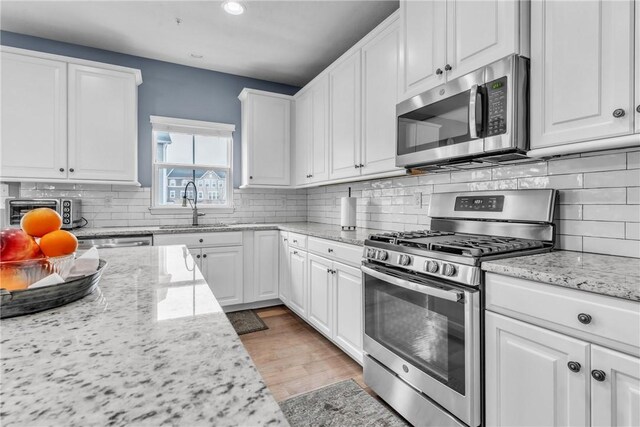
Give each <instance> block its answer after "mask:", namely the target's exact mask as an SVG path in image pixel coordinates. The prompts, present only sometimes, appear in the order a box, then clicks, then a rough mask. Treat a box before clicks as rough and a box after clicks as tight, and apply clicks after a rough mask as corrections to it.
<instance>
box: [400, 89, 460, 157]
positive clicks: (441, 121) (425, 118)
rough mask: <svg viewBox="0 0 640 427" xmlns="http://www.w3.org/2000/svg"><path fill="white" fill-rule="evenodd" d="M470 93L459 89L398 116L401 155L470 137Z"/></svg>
mask: <svg viewBox="0 0 640 427" xmlns="http://www.w3.org/2000/svg"><path fill="white" fill-rule="evenodd" d="M469 93H470V91H466V92H462V93H459V94H457V95H454V96H451V97H449V98H446V99H443V100H442V101H439V102H436V103H433V104H430V105H426V106H424V107H422V108H419V109H417V110H414V111H411V112H409V113H406V114H403V115H402V116H400V117H398V155H402V154H409V153H415V152H419V151H426V150H431V149H434V148H438V147H445V146H448V145H455V144H460V143H462V142H468V141H470V140H471V136H470V134H469Z"/></svg>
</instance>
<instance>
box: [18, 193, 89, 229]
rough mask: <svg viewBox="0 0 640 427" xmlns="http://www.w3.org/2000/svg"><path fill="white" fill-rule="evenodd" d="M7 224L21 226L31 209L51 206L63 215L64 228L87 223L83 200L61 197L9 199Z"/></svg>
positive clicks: (76, 226)
mask: <svg viewBox="0 0 640 427" xmlns="http://www.w3.org/2000/svg"><path fill="white" fill-rule="evenodd" d="M6 203H7V206H6V208H7V209H6V211H7V222H6V223H7V225H8V226H9V227H19V226H20V220H21V219H22V217H23V216H24V214H26V213H27V212H29V211H30V210H33V209H36V208H50V209H53V210H54V211H56V212H58V213H59V214H60V216H61V217H62V228H66V229H70V228H78V227H82V226H83V225H84V224H86V222H85V220H84V218H82V211H81V209H82V200H81V199H78V198H73V197H71V198H61V199H57V198H56V199H7V202H6Z"/></svg>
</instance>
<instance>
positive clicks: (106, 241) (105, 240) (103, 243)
mask: <svg viewBox="0 0 640 427" xmlns="http://www.w3.org/2000/svg"><path fill="white" fill-rule="evenodd" d="M93 246H95V247H96V248H98V249H107V248H134V247H137V246H153V236H152V235H150V234H149V235H143V236H117V237H99V238H93V237H80V238H78V249H79V250H82V251H84V250H87V249H91V247H93Z"/></svg>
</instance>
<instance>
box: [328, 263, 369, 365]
mask: <svg viewBox="0 0 640 427" xmlns="http://www.w3.org/2000/svg"><path fill="white" fill-rule="evenodd" d="M333 266H334V267H333V268H334V270H336V274H335V276H336V277H335V292H334V295H335V297H334V299H333V300H334V303H333V304H334V307H335V309H334V311H335V316H334V328H333V332H334V333H333V340H334V341H335V342H336V343H337V344H338V345H339V346H340V347H341V348H342V349H343V350H345V351H346V352H347V353H349V354H350V355H351V357H353V358H354V359H356V360H357V361H358V362H360V363H362V362H363V361H362V335H363V328H362V273H361V272H360V270H358V269H357V268H353V267H349V266H346V265H344V264H340V263H338V262H336V263H334V264H333Z"/></svg>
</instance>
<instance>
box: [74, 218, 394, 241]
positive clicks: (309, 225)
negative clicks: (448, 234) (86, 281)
mask: <svg viewBox="0 0 640 427" xmlns="http://www.w3.org/2000/svg"><path fill="white" fill-rule="evenodd" d="M247 230H283V231H292V232H295V233H300V234H306V235H308V236H313V237H319V238H322V239H329V240H334V241H337V242H343V243H349V244H352V245H359V246H362V245H364V241H365V239H366V238H367V237H369V234H373V233H381V232H384V231H383V230H374V229H367V228H356V229H355V230H353V231H342V229H341V228H340V226H339V225H331V224H321V223H317V222H286V223H280V224H229V225H225V226H219V225H206V224H204V225H200V226H197V227H192V226H190V225H185V226H171V227H169V228H164V227H158V226H149V227H105V228H80V229H75V230H72V231H73V233H74V234H75V235H76V236H77V237H79V238H91V237H97V238H99V237H106V236H109V237H117V236H142V235H149V234H155V235H157V234H178V233H212V232H223V231H247Z"/></svg>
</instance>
